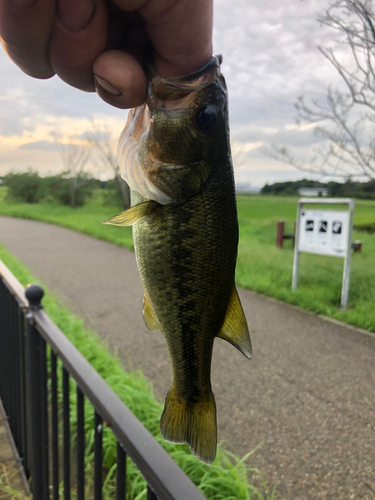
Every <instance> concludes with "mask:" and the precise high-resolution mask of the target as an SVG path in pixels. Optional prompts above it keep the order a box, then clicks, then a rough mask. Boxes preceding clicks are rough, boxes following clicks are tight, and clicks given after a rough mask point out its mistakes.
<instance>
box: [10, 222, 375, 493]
mask: <svg viewBox="0 0 375 500" xmlns="http://www.w3.org/2000/svg"><path fill="white" fill-rule="evenodd" d="M119 230H120V231H121V229H120V228H119ZM0 242H1V243H2V244H3V245H4V246H5V247H6V248H8V249H9V250H10V251H11V252H12V253H13V254H14V255H15V256H16V257H17V258H19V260H20V261H21V262H23V263H24V264H25V265H26V266H27V267H28V268H29V269H30V270H31V272H32V273H33V274H34V276H36V277H37V278H39V279H40V280H42V281H44V282H45V283H46V284H47V286H48V287H49V289H50V290H51V291H54V292H56V293H57V294H58V295H59V296H60V297H62V298H63V300H64V302H65V303H66V304H67V305H69V307H70V308H71V310H72V311H73V312H75V313H76V314H78V315H80V316H81V317H83V318H84V319H85V321H86V324H87V325H89V326H92V327H94V328H95V329H96V330H97V331H98V332H99V335H100V336H101V337H102V338H105V339H107V340H108V343H109V346H110V348H111V349H115V348H116V349H118V353H119V356H120V358H121V360H122V362H123V364H124V366H125V368H126V369H128V370H131V369H141V370H143V371H144V373H145V375H146V376H147V377H148V378H149V379H150V380H151V381H152V382H153V383H154V386H155V391H156V394H157V396H158V398H160V399H161V400H163V399H164V396H165V393H166V391H167V389H168V387H169V383H170V376H171V372H170V366H169V359H168V353H167V348H166V345H165V341H164V338H163V336H162V335H161V333H160V332H153V333H151V332H148V331H147V330H145V328H144V326H143V321H142V315H141V308H142V297H143V291H142V286H141V283H140V280H139V277H138V271H137V269H136V263H135V259H134V254H133V253H132V252H130V251H127V250H125V249H123V248H119V247H116V246H114V245H111V244H109V243H105V242H102V241H98V240H95V239H93V238H91V237H89V236H85V235H81V234H79V233H75V232H73V231H70V230H68V229H63V228H60V227H56V226H52V225H48V224H44V223H40V222H32V221H25V220H20V219H12V218H7V217H1V218H0ZM240 296H241V300H242V303H243V306H244V310H245V313H246V316H247V318H248V322H249V326H250V330H251V336H252V340H253V347H254V357H253V359H252V360H251V361H248V360H246V359H245V358H244V357H243V356H242V355H241V354H240V353H239V352H238V351H237V350H236V349H234V348H233V347H231V346H230V345H229V344H227V343H226V342H224V341H222V340H220V339H217V340H216V342H215V348H214V357H213V368H212V383H213V390H214V393H215V397H216V402H217V410H218V427H219V440H225V446H226V447H227V448H228V449H230V450H232V451H233V452H235V453H236V454H238V455H241V456H242V455H244V454H245V453H247V452H249V451H250V450H252V449H253V448H255V447H256V446H258V445H259V444H260V443H262V444H261V446H260V448H259V449H258V450H257V451H256V453H255V454H254V455H253V457H252V458H251V459H250V463H251V465H253V466H256V467H259V469H260V470H261V471H262V473H263V474H264V476H265V478H266V479H267V481H269V483H270V484H275V483H277V484H278V491H279V494H280V495H282V496H284V497H286V498H288V499H289V500H305V499H306V500H310V499H311V500H319V499H327V500H328V499H329V500H346V499H355V500H359V499H366V500H373V499H374V498H375V338H373V337H371V336H366V335H363V334H361V333H360V332H358V331H356V330H355V329H351V328H347V327H345V326H344V325H340V324H334V323H331V322H327V321H324V320H323V319H321V318H319V317H316V316H314V315H311V314H307V313H305V312H303V311H302V310H299V309H297V308H292V307H289V306H287V305H284V304H282V303H280V302H277V301H272V300H269V299H267V298H264V297H262V296H258V295H256V294H254V293H252V292H249V291H246V290H240Z"/></svg>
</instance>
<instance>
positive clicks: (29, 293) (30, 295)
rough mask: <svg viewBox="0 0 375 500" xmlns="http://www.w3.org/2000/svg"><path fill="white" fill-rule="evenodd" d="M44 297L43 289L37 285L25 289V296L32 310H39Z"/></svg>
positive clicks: (33, 284)
mask: <svg viewBox="0 0 375 500" xmlns="http://www.w3.org/2000/svg"><path fill="white" fill-rule="evenodd" d="M43 295H44V290H43V288H42V287H41V286H40V285H38V284H37V283H32V284H31V285H27V287H26V289H25V296H26V298H27V301H28V303H29V306H30V307H31V308H39V307H40V306H41V301H42V298H43Z"/></svg>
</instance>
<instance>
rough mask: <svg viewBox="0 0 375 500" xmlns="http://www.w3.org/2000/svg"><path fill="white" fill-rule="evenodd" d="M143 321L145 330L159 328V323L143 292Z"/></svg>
mask: <svg viewBox="0 0 375 500" xmlns="http://www.w3.org/2000/svg"><path fill="white" fill-rule="evenodd" d="M142 312H143V321H144V324H145V326H146V328H147V330H150V331H153V330H160V325H159V321H158V319H157V317H156V316H155V314H154V312H153V310H152V309H151V306H150V302H149V300H148V298H147V295H146V294H145V295H144V297H143V311H142Z"/></svg>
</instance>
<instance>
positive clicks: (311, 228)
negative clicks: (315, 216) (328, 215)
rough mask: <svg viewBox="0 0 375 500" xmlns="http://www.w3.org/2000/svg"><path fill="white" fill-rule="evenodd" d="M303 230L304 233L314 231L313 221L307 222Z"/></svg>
mask: <svg viewBox="0 0 375 500" xmlns="http://www.w3.org/2000/svg"><path fill="white" fill-rule="evenodd" d="M305 230H306V231H314V221H313V220H307V221H306V223H305Z"/></svg>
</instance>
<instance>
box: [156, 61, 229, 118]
mask: <svg viewBox="0 0 375 500" xmlns="http://www.w3.org/2000/svg"><path fill="white" fill-rule="evenodd" d="M222 60H223V58H222V56H221V55H218V56H214V57H212V58H211V59H210V60H209V61H208V62H207V63H206V64H204V65H203V66H202V67H201V68H199V69H198V70H197V71H194V72H192V73H189V74H188V75H184V76H181V77H173V78H162V77H161V76H159V75H157V74H156V72H155V70H154V68H153V67H152V66H148V69H149V72H150V80H151V81H150V85H151V92H150V97H149V99H148V100H147V104H148V106H149V108H150V111H151V112H152V111H153V110H155V109H165V110H168V109H169V110H183V109H186V108H189V107H191V106H192V104H193V103H194V102H195V100H196V96H197V95H198V93H199V92H200V91H201V90H202V89H204V88H205V87H208V85H210V84H211V83H212V82H213V81H214V80H215V79H216V78H217V77H218V76H220V64H221V62H222Z"/></svg>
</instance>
